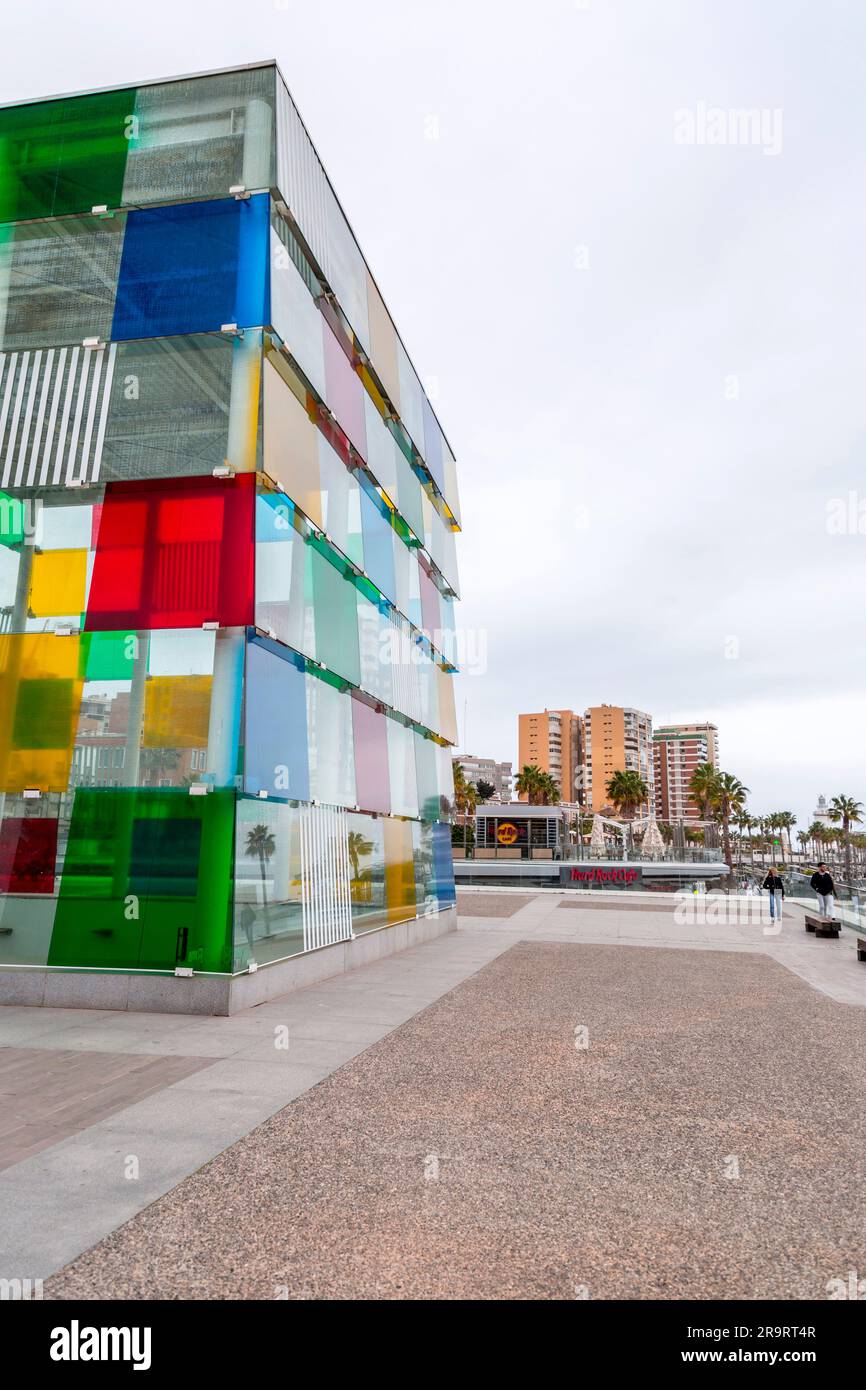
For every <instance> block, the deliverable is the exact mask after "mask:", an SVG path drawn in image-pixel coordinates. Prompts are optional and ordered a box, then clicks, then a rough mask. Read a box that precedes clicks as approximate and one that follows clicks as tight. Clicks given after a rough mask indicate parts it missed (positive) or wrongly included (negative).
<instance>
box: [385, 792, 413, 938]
mask: <svg viewBox="0 0 866 1390" xmlns="http://www.w3.org/2000/svg"><path fill="white" fill-rule="evenodd" d="M382 828H383V830H384V838H385V904H386V907H387V911H388V921H389V922H405V921H406V919H407V918H409V917H415V916H416V915H417V912H418V908H417V903H416V899H415V861H414V859H413V857H412V826H411V823H410V822H409V821H404V820H393V819H392V818H391V817H385V818H384V819H383V822H382Z"/></svg>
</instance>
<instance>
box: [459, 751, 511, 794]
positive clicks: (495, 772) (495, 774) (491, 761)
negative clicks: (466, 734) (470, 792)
mask: <svg viewBox="0 0 866 1390" xmlns="http://www.w3.org/2000/svg"><path fill="white" fill-rule="evenodd" d="M454 762H455V763H459V764H460V766H461V767H462V768H463V775H464V776H465V778H466V781H467V782H472V783H473V784H474V785H477V783H478V782H489V783H490V785H491V786H492V787H495V788H496V791H495V793H494V795H496V796H498V797H499V800H500V801H510V800H511V781H512V768H511V763H498V762H496V760H495V758H476V757H473V756H472V755H471V754H469V753H461V754H460V755H459V756H458V757H456V758H454Z"/></svg>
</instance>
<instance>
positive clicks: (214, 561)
mask: <svg viewBox="0 0 866 1390" xmlns="http://www.w3.org/2000/svg"><path fill="white" fill-rule="evenodd" d="M254 506H255V477H254V475H253V474H242V475H241V476H239V477H236V478H230V479H224V480H223V479H216V478H173V479H171V480H152V481H145V482H129V483H127V482H122V483H109V484H108V485H107V487H106V489H105V501H104V503H103V506H102V513H101V516H100V519H99V531H98V536H97V542H96V555H95V558H94V565H93V579H92V582H91V586H90V598H89V601H88V605H87V619H86V623H85V626H86V628H87V629H88V630H89V631H92V632H100V631H102V632H105V631H116V630H119V629H137V630H142V629H148V628H150V629H153V628H173V627H200V626H201V624H202V623H219V624H220V626H221V627H240V626H243V625H244V624H247V623H252V622H253V621H254V617H253V563H254V546H253V509H254Z"/></svg>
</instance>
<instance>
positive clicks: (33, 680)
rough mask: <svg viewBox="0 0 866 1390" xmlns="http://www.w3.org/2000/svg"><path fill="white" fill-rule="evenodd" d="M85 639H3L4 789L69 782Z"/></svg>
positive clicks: (57, 787)
mask: <svg viewBox="0 0 866 1390" xmlns="http://www.w3.org/2000/svg"><path fill="white" fill-rule="evenodd" d="M80 646H81V639H80V638H79V637H77V636H75V637H56V636H54V634H53V633H19V634H14V635H9V634H5V635H3V636H2V637H0V791H3V792H18V791H23V790H24V789H25V788H26V787H38V788H39V789H40V790H41V791H43V792H49V791H51V792H63V791H66V789H67V786H68V784H69V769H70V766H71V763H72V749H73V744H74V741H75V733H76V729H77V727H78V715H79V709H80V706H81V690H82V686H83V684H84V683H83V681H82V679H81V677H80V676H79V674H78V672H79V652H80Z"/></svg>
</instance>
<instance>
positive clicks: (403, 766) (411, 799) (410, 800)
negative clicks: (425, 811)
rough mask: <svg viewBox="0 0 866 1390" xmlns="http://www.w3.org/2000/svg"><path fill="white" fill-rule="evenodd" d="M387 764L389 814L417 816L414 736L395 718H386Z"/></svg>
mask: <svg viewBox="0 0 866 1390" xmlns="http://www.w3.org/2000/svg"><path fill="white" fill-rule="evenodd" d="M388 764H389V767H390V771H391V814H392V815H394V816H417V815H418V784H417V780H416V774H415V736H414V734H413V733H412V730H411V729H408V728H406V726H405V725H403V724H400V723H398V721H397V720H396V719H389V720H388Z"/></svg>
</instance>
